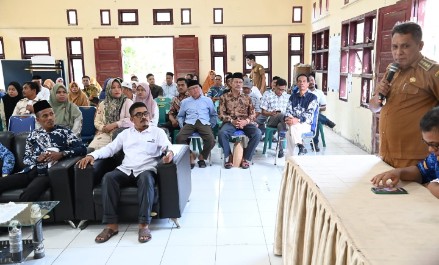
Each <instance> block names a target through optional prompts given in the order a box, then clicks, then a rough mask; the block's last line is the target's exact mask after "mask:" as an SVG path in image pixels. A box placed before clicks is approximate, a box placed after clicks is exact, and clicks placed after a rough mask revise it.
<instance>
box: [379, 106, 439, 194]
mask: <svg viewBox="0 0 439 265" xmlns="http://www.w3.org/2000/svg"><path fill="white" fill-rule="evenodd" d="M419 125H420V127H421V134H422V141H423V142H424V143H425V144H426V145H427V146H428V151H429V152H430V154H429V155H428V156H427V158H425V159H424V161H421V162H419V163H418V164H417V165H416V166H410V167H403V168H395V169H392V170H390V171H387V172H384V173H381V174H378V175H376V176H375V177H373V178H372V179H371V182H372V183H373V184H374V185H375V186H377V187H387V188H393V187H395V186H396V185H397V184H398V182H399V180H406V181H416V182H418V183H421V184H423V185H424V186H425V187H426V188H427V189H429V190H430V192H431V193H432V194H433V195H434V196H436V197H437V198H439V171H437V168H439V161H438V159H439V107H435V108H433V109H432V110H430V111H429V112H427V113H426V114H425V115H424V117H422V119H421V122H420V124H419ZM389 180H390V182H389Z"/></svg>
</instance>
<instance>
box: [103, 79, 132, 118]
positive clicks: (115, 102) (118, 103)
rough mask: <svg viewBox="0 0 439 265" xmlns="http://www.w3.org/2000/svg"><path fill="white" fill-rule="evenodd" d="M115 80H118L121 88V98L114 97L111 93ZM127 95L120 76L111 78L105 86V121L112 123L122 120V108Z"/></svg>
mask: <svg viewBox="0 0 439 265" xmlns="http://www.w3.org/2000/svg"><path fill="white" fill-rule="evenodd" d="M113 82H118V83H119V85H120V89H121V96H120V98H113V95H112V93H111V86H112V84H113ZM126 98H127V97H126V96H125V95H124V94H123V93H122V82H121V80H120V79H118V78H111V79H110V80H109V81H108V83H107V87H106V88H105V99H104V109H105V111H104V112H105V122H106V124H110V123H113V122H117V121H119V120H120V111H121V109H122V106H123V103H124V102H125V99H126Z"/></svg>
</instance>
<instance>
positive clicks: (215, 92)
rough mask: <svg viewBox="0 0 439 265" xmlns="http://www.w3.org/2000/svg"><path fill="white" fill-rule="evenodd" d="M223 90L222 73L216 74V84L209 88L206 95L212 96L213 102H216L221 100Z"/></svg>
mask: <svg viewBox="0 0 439 265" xmlns="http://www.w3.org/2000/svg"><path fill="white" fill-rule="evenodd" d="M223 92H224V87H223V78H222V77H221V76H220V75H216V76H215V79H214V84H213V86H212V87H211V88H210V89H209V91H208V92H207V94H206V96H207V97H209V98H211V99H212V101H213V102H216V101H218V100H219V98H220V97H221V95H222V94H223Z"/></svg>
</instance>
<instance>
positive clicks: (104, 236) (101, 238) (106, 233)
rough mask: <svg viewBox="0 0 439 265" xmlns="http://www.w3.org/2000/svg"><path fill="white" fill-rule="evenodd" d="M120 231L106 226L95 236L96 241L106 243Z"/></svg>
mask: <svg viewBox="0 0 439 265" xmlns="http://www.w3.org/2000/svg"><path fill="white" fill-rule="evenodd" d="M118 233H119V231H114V230H113V229H111V228H108V227H107V228H104V230H102V232H101V233H100V234H99V235H98V236H97V237H96V238H95V242H96V243H104V242H107V241H108V240H109V239H110V238H112V237H113V236H115V235H117V234H118Z"/></svg>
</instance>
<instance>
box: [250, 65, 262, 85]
mask: <svg viewBox="0 0 439 265" xmlns="http://www.w3.org/2000/svg"><path fill="white" fill-rule="evenodd" d="M263 76H265V69H264V67H263V66H262V65H260V64H255V66H253V68H252V71H251V73H250V79H251V80H252V81H253V85H254V86H256V87H257V88H259V90H261V89H262V88H263V87H264V88H265V84H262V77H263Z"/></svg>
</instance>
